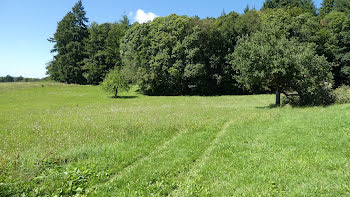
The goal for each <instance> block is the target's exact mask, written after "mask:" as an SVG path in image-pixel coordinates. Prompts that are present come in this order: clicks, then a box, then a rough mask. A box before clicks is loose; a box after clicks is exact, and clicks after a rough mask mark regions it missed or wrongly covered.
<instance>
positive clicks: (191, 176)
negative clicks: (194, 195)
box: [169, 120, 234, 196]
mask: <svg viewBox="0 0 350 197" xmlns="http://www.w3.org/2000/svg"><path fill="white" fill-rule="evenodd" d="M233 123H234V121H233V120H231V121H228V122H226V123H225V125H224V126H223V128H222V129H221V131H219V132H218V133H217V134H216V136H215V138H214V140H213V141H212V142H211V144H210V146H208V147H207V149H206V150H205V151H204V152H203V153H202V155H201V156H200V157H199V158H198V159H197V160H196V162H195V163H194V164H193V165H192V167H191V168H190V170H189V171H188V172H187V173H186V175H185V177H186V179H185V180H184V181H183V183H182V184H181V186H180V187H179V188H177V189H176V190H173V191H172V192H171V193H170V194H169V196H184V194H185V193H190V191H184V190H186V189H188V188H189V187H188V186H191V185H193V183H194V181H195V179H196V177H197V176H198V172H199V170H200V169H201V168H202V167H203V165H205V163H206V162H207V160H208V159H209V155H210V154H211V153H212V151H213V149H214V148H215V146H217V145H218V143H219V141H220V140H221V138H222V136H224V135H225V134H226V132H227V128H228V127H230V126H231V125H232V124H233Z"/></svg>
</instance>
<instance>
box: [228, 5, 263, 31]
mask: <svg viewBox="0 0 350 197" xmlns="http://www.w3.org/2000/svg"><path fill="white" fill-rule="evenodd" d="M234 28H235V31H236V32H237V35H238V36H245V35H251V34H252V33H254V32H256V31H259V30H260V29H261V19H260V16H259V14H258V12H257V11H256V10H250V11H247V12H245V13H244V14H242V15H240V16H239V17H238V18H237V19H236V20H235V21H234Z"/></svg>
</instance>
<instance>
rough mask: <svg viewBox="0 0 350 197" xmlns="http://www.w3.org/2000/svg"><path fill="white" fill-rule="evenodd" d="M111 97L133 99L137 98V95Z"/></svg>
mask: <svg viewBox="0 0 350 197" xmlns="http://www.w3.org/2000/svg"><path fill="white" fill-rule="evenodd" d="M111 98H113V99H134V98H138V96H117V97H115V96H111Z"/></svg>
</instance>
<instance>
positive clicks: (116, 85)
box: [101, 68, 130, 97]
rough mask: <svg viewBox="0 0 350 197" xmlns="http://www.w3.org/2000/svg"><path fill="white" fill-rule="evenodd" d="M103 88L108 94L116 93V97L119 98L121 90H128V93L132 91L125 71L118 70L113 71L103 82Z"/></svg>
mask: <svg viewBox="0 0 350 197" xmlns="http://www.w3.org/2000/svg"><path fill="white" fill-rule="evenodd" d="M101 85H102V88H103V90H105V91H106V92H108V93H114V96H115V97H117V96H118V91H119V90H126V91H128V90H129V89H130V86H129V81H128V79H127V78H126V77H125V75H124V74H123V71H121V70H119V69H118V68H114V69H112V70H111V71H110V72H109V73H108V74H107V76H106V78H105V79H104V81H103V82H102V84H101Z"/></svg>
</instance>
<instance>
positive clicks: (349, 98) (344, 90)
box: [334, 85, 350, 104]
mask: <svg viewBox="0 0 350 197" xmlns="http://www.w3.org/2000/svg"><path fill="white" fill-rule="evenodd" d="M334 93H335V95H336V102H337V103H340V104H342V103H350V86H345V85H343V86H341V87H339V88H337V89H336V90H335V91H334Z"/></svg>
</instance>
